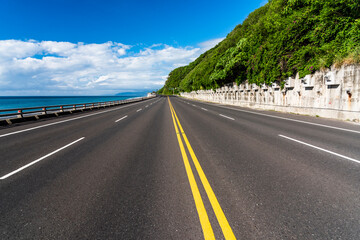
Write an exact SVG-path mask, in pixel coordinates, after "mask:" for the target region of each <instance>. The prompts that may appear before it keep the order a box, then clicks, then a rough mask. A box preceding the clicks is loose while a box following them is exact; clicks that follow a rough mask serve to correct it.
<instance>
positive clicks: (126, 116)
mask: <svg viewBox="0 0 360 240" xmlns="http://www.w3.org/2000/svg"><path fill="white" fill-rule="evenodd" d="M125 118H127V115H126V116H124V117H122V118H120V119H118V120H116V121H115V122H119V121H121V120H123V119H125Z"/></svg>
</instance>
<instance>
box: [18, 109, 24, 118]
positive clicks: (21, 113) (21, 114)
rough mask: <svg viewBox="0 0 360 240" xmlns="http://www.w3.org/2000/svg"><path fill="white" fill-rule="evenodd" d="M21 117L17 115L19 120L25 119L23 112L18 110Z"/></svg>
mask: <svg viewBox="0 0 360 240" xmlns="http://www.w3.org/2000/svg"><path fill="white" fill-rule="evenodd" d="M18 113H19V115H17V117H18V118H23V112H22V110H21V109H20V110H18Z"/></svg>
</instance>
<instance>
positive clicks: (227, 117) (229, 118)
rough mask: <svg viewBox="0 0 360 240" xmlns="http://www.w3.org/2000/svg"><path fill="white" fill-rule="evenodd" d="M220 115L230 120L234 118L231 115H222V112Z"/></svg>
mask: <svg viewBox="0 0 360 240" xmlns="http://www.w3.org/2000/svg"><path fill="white" fill-rule="evenodd" d="M219 115H220V116H222V117H224V118H228V119H230V120H235V118H232V117H228V116H225V115H222V114H219Z"/></svg>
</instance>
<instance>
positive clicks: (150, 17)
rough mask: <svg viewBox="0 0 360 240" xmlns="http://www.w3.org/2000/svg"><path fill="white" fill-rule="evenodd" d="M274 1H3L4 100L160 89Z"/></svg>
mask: <svg viewBox="0 0 360 240" xmlns="http://www.w3.org/2000/svg"><path fill="white" fill-rule="evenodd" d="M266 2H267V1H264V0H253V1H242V0H237V1H235V0H234V1H231V0H222V1H211V0H210V1H203V0H201V1H188V0H183V1H159V0H152V1H144V0H143V1H140V0H131V1H114V0H111V1H110V0H101V1H99V0H86V1H85V0H72V1H69V0H31V1H29V0H0V95H104V94H106V95H111V94H114V93H117V92H121V91H129V90H146V89H149V90H152V89H157V88H160V87H161V86H162V84H163V83H164V81H165V80H166V76H167V74H168V73H169V72H170V71H171V70H172V69H173V68H175V67H178V66H181V65H185V64H187V63H189V62H190V61H193V60H194V59H196V57H198V56H199V55H200V54H201V53H202V52H204V51H206V50H207V49H209V48H211V47H212V46H214V45H215V44H216V43H218V42H219V41H220V40H222V39H223V38H224V37H226V35H227V34H228V33H229V32H230V31H231V30H232V29H233V28H234V27H235V26H236V25H237V24H239V23H241V22H242V21H243V20H244V19H245V18H246V17H247V15H248V14H249V13H250V12H252V11H253V10H255V9H256V8H259V7H260V6H261V5H264V4H265V3H266Z"/></svg>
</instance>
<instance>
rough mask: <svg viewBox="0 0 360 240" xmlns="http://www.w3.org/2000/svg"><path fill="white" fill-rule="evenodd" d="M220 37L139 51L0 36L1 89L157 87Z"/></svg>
mask: <svg viewBox="0 0 360 240" xmlns="http://www.w3.org/2000/svg"><path fill="white" fill-rule="evenodd" d="M219 41H220V39H214V40H210V41H207V42H204V43H201V44H199V47H173V46H169V45H165V44H154V45H152V46H150V47H143V48H142V49H141V50H140V51H138V52H135V53H134V52H133V51H132V52H129V50H130V49H131V48H132V46H129V45H124V44H121V43H116V42H106V43H102V44H84V43H76V44H75V43H70V42H55V41H41V42H39V41H35V40H30V41H20V40H0V95H73V94H82V95H101V94H114V93H117V92H121V91H124V90H130V89H138V90H143V89H158V88H160V87H161V86H162V85H163V84H164V82H165V80H166V78H167V74H168V73H169V72H170V71H171V70H172V69H174V68H175V67H178V66H182V65H186V64H188V63H189V62H191V61H193V60H194V59H196V58H197V57H198V56H199V55H200V54H201V53H202V52H204V51H205V50H206V49H208V48H210V47H211V46H214V45H215V44H216V43H217V42H219Z"/></svg>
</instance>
